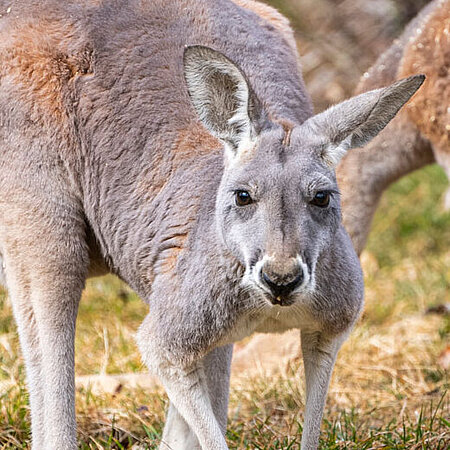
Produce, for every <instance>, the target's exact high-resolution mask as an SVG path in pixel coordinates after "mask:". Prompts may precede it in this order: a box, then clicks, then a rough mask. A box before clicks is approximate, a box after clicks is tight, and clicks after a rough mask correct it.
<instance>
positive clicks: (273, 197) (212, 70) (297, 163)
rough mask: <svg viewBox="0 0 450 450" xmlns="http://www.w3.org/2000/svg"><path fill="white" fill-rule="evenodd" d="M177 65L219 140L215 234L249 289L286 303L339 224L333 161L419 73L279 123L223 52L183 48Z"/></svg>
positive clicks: (379, 120)
mask: <svg viewBox="0 0 450 450" xmlns="http://www.w3.org/2000/svg"><path fill="white" fill-rule="evenodd" d="M184 68H185V78H186V82H187V86H188V91H189V94H190V97H191V100H192V104H193V106H194V109H195V110H196V112H197V115H198V117H199V119H200V121H201V122H202V123H203V125H204V126H205V127H206V128H207V129H208V130H209V132H210V133H212V134H213V135H214V136H215V137H217V138H218V139H220V140H221V142H222V143H223V146H224V172H223V177H222V181H221V184H220V187H219V190H218V192H217V197H216V223H217V227H218V230H217V231H218V233H219V235H220V238H221V239H222V241H223V243H224V245H225V246H226V247H227V248H228V250H229V251H231V253H232V254H233V255H234V256H235V257H236V258H237V259H238V260H239V261H240V262H241V264H242V265H244V266H245V275H244V277H243V280H242V281H243V283H244V284H245V285H247V287H251V288H254V289H255V291H259V292H260V293H262V294H264V295H265V297H266V298H267V299H268V300H269V301H271V302H272V303H274V304H282V305H290V304H292V303H294V302H295V301H296V300H297V299H299V298H301V296H302V295H304V294H308V293H312V292H313V291H314V289H315V268H316V265H317V262H318V260H319V258H320V257H321V255H322V254H323V253H324V252H326V251H327V249H329V248H330V247H331V246H332V245H333V239H334V234H335V233H336V231H337V230H338V228H339V227H340V223H341V211H340V202H339V191H338V187H337V184H336V176H335V167H336V165H337V164H338V162H339V160H340V159H341V157H342V156H343V155H344V154H345V152H346V151H347V150H348V149H350V148H353V147H360V146H362V145H364V144H366V143H367V142H368V141H370V140H371V139H372V138H373V137H375V136H376V135H377V134H378V133H379V132H380V131H381V130H382V129H383V128H384V127H385V126H386V125H387V123H388V122H389V121H390V120H391V119H392V118H393V117H394V116H395V114H396V113H397V111H398V110H399V109H400V108H401V106H402V105H403V104H404V103H405V102H407V101H408V99H409V98H410V97H411V96H412V95H413V94H414V92H415V91H416V90H417V89H418V88H419V86H420V85H421V84H422V82H423V80H424V77H423V76H422V75H418V76H413V77H410V78H407V79H404V80H401V81H399V82H397V83H395V84H393V85H392V86H390V87H387V88H384V89H378V90H374V91H370V92H367V93H365V94H362V95H359V96H357V97H354V98H352V99H350V100H347V101H345V102H343V103H341V104H339V105H337V106H334V107H332V108H330V109H328V110H327V111H325V112H323V113H321V114H318V115H316V116H313V117H311V118H310V119H308V120H307V121H306V122H304V123H302V124H287V123H286V122H284V123H283V124H280V123H279V122H277V121H273V120H270V118H269V117H268V115H267V113H266V112H265V110H264V107H263V105H261V103H260V102H259V100H258V98H257V97H256V95H255V93H254V92H253V90H252V87H251V85H250V84H249V82H248V80H247V79H246V77H245V75H244V74H243V72H242V71H241V70H240V69H239V68H238V67H237V66H236V65H235V64H234V63H233V62H232V61H230V60H229V59H228V58H226V57H225V56H224V55H223V54H221V53H219V52H217V51H214V50H212V49H210V48H207V47H201V46H193V47H188V48H187V49H186V51H185V55H184ZM355 195H358V193H357V192H355ZM330 270H333V268H330Z"/></svg>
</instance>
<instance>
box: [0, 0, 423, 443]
mask: <svg viewBox="0 0 450 450" xmlns="http://www.w3.org/2000/svg"><path fill="white" fill-rule="evenodd" d="M44 3H45V4H44ZM4 10H6V3H5V2H4V1H1V2H0V13H2V12H3V11H4ZM0 20H1V22H0V34H1V35H0V38H1V39H0V60H1V61H2V65H1V69H0V124H1V125H0V149H1V151H0V171H1V174H2V176H1V178H0V254H1V257H2V259H3V262H4V265H5V268H6V269H5V273H6V285H7V287H8V289H9V293H10V296H11V299H12V302H13V305H14V314H15V317H16V320H17V323H18V329H19V334H20V339H21V344H22V348H23V351H24V356H25V361H26V366H27V377H28V386H29V389H30V403H31V411H32V429H33V448H34V449H44V448H45V449H56V448H57V449H60V450H64V449H75V448H76V432H75V430H76V424H75V409H74V386H73V384H74V383H73V379H74V375H73V373H74V361H73V352H74V342H73V340H74V329H75V318H76V313H77V307H78V302H79V298H80V294H81V290H82V288H83V286H84V282H85V279H86V277H87V276H89V275H94V274H95V275H98V274H100V273H102V272H106V271H109V272H112V273H115V274H117V275H118V276H119V277H121V279H123V280H124V281H126V282H127V283H128V284H129V285H130V286H131V287H132V288H133V289H135V290H136V291H137V292H138V293H139V294H140V296H141V297H142V298H143V299H144V300H145V301H147V302H149V305H150V313H149V315H148V316H147V317H146V319H145V320H144V322H143V324H142V325H141V327H140V329H139V332H138V337H137V340H138V344H139V347H140V349H141V352H142V355H143V358H144V361H145V362H146V364H147V365H148V367H149V368H150V369H151V370H153V371H154V372H155V373H157V374H158V375H159V376H160V378H161V381H162V382H163V384H164V386H165V388H166V390H167V392H168V395H169V398H170V400H171V406H170V410H169V416H168V421H167V426H166V428H165V430H164V434H163V440H164V442H163V443H162V447H163V448H172V449H188V448H189V449H192V448H196V447H197V448H198V447H200V448H203V449H208V450H214V449H221V450H224V449H226V448H227V447H226V443H225V439H224V431H225V427H226V409H227V397H228V384H229V364H230V359H231V345H232V343H233V342H235V341H236V340H238V339H241V338H243V337H244V336H247V335H248V334H250V333H251V332H253V331H264V332H272V331H274V332H281V331H284V330H286V329H289V328H301V330H302V345H303V349H304V358H305V369H306V378H307V404H306V421H305V428H304V436H303V440H302V449H303V450H305V449H314V448H317V442H318V437H319V432H320V421H321V417H322V411H323V407H324V402H325V397H326V392H327V387H328V383H329V380H330V376H331V372H332V369H333V365H334V361H335V358H336V354H337V351H338V349H339V347H340V345H341V343H342V341H343V340H344V339H345V337H346V336H347V334H348V333H349V331H350V329H351V327H352V325H353V324H354V322H355V320H356V318H357V317H358V314H359V312H360V310H361V307H362V299H363V282H362V274H361V270H360V266H359V262H358V259H357V256H356V254H355V252H354V250H353V248H352V246H351V243H350V240H349V238H348V236H347V234H346V232H345V231H344V229H343V227H342V225H341V213H340V205H339V195H338V190H337V185H336V178H335V173H334V168H333V167H332V166H331V165H329V164H328V161H327V158H324V151H328V152H332V151H333V150H332V145H331V144H333V145H334V144H336V142H333V143H332V142H331V141H330V139H329V129H328V128H327V127H325V128H324V127H319V128H317V127H316V125H314V124H315V123H316V122H314V120H315V119H314V118H312V119H309V120H307V119H308V118H310V116H311V105H310V101H309V99H308V96H307V94H306V92H305V89H304V85H303V81H302V78H301V74H300V73H299V72H298V65H297V55H296V54H295V53H294V52H293V50H292V47H291V46H290V44H289V42H288V41H286V40H285V39H284V37H283V36H282V35H281V34H280V33H279V31H277V30H276V28H275V27H273V26H272V25H271V24H270V23H269V22H267V21H266V19H263V18H262V17H259V16H257V15H256V14H255V13H254V12H252V11H250V10H246V9H242V8H240V7H238V6H236V5H235V4H234V3H232V2H231V1H228V0H208V1H206V0H184V1H179V2H166V1H162V0H157V1H148V2H146V1H144V2H138V1H130V2H126V1H107V2H103V3H100V4H99V5H97V4H95V3H94V2H92V4H91V3H90V2H89V1H80V2H79V3H76V2H75V3H70V4H68V5H66V4H59V3H56V2H32V1H31V0H30V1H20V2H15V3H14V4H13V6H12V11H11V14H10V15H9V14H3V16H2V18H1V19H0ZM30 23H31V24H33V25H34V26H32V27H30V26H29V24H30ZM49 23H50V24H51V26H49ZM39 30H45V32H44V31H42V32H40V31H39ZM197 45H201V46H203V47H204V46H207V47H211V48H214V51H213V50H202V51H200V52H199V53H197V54H196V55H195V57H198V58H206V59H205V64H207V63H208V61H207V59H208V58H211V57H213V58H217V57H218V58H219V59H221V60H222V62H223V63H224V64H225V65H226V66H227V67H228V69H226V70H228V72H229V73H240V74H245V76H244V75H243V78H245V83H246V84H247V88H248V90H249V92H252V93H254V95H255V98H256V99H258V105H260V107H261V111H260V114H258V115H257V117H258V120H259V122H258V124H259V125H258V127H256V126H253V125H254V120H255V117H256V116H255V115H254V114H253V113H252V111H253V110H252V105H250V104H248V105H247V108H246V114H244V113H245V110H244V113H243V114H241V115H240V116H239V120H240V121H242V123H241V125H242V126H243V127H244V128H245V126H248V127H249V129H252V130H253V131H252V132H251V133H250V134H249V136H247V137H249V139H247V140H245V139H244V140H243V139H242V134H240V133H239V132H238V133H234V135H233V136H234V137H236V136H237V137H236V139H235V142H234V144H233V145H234V148H235V151H234V153H232V154H231V155H229V156H226V155H225V157H224V147H226V141H227V137H228V136H229V135H228V134H225V135H223V134H221V132H222V131H223V130H224V129H225V131H227V130H226V128H227V126H229V127H231V128H232V127H233V126H234V123H233V122H231V123H230V122H229V121H228V125H227V123H221V124H220V127H219V128H217V127H214V126H213V127H211V126H210V127H209V130H210V132H212V133H213V134H214V133H216V136H215V137H216V138H218V139H219V140H216V139H214V137H212V136H211V135H208V133H207V132H206V131H205V130H204V129H203V128H202V126H201V125H200V124H199V122H198V119H197V117H196V112H195V109H196V110H197V111H199V109H200V110H202V109H204V108H209V107H210V106H209V105H208V104H207V102H205V103H204V104H202V101H203V100H202V98H204V97H202V95H200V96H199V97H197V98H198V99H199V100H198V102H196V104H195V109H194V107H193V106H192V105H191V101H190V97H189V94H188V86H189V89H190V94H191V97H192V96H194V97H195V96H196V92H194V91H195V89H196V87H195V83H194V85H189V70H196V69H195V68H194V69H192V67H191V68H189V66H188V65H187V66H186V68H185V67H183V54H184V51H185V48H186V46H197ZM193 48H199V47H193ZM217 52H219V53H217ZM219 54H221V55H226V57H225V56H217V55H219ZM211 55H213V56H211ZM214 55H215V56H214ZM232 61H234V63H233V62H232ZM235 64H236V65H235ZM197 67H198V65H197ZM30 68H31V69H32V70H31V71H29V69H30ZM186 74H187V76H186V78H187V79H188V85H187V84H186V82H185V75H186ZM191 75H192V73H191ZM239 82H241V81H239ZM226 85H227V84H226V83H225V85H224V84H223V83H222V84H220V83H219V85H216V84H214V83H213V84H212V85H208V86H206V88H207V89H209V90H210V92H212V93H214V96H222V97H221V98H225V99H226V101H225V103H224V104H227V105H229V104H231V105H236V104H238V103H236V101H235V100H233V98H232V96H233V95H234V94H235V89H231V91H230V89H228V88H227V87H226ZM224 86H225V87H224ZM415 88H416V87H414V88H411V89H409V91H408V94H409V95H412V93H413V92H414V90H415ZM389 89H391V88H388V90H389ZM393 89H396V88H393ZM402 89H403V88H402ZM219 91H220V92H219ZM384 92H386V91H384ZM252 95H253V94H252ZM374 95H379V93H376V94H374V93H369V94H367V96H362V97H359V99H358V100H357V101H356V102H351V103H350V104H351V105H352V110H355V109H356V112H358V108H359V109H360V111H359V112H360V114H361V116H362V117H365V114H366V113H367V107H368V106H367V105H368V104H371V105H372V103H371V101H372V100H371V99H373V98H374ZM230 96H231V97H230ZM406 97H407V96H405V95H403V96H401V98H400V99H398V97H396V96H393V99H392V101H393V102H394V103H395V108H398V107H400V106H401V104H402V103H403V102H404V101H406ZM249 98H251V96H250V97H249ZM367 99H370V101H368V100H367ZM194 103H195V102H194ZM255 105H256V103H255ZM387 107H388V109H391V105H390V102H389V104H388V105H387ZM346 108H347V107H346V106H345V104H344V105H343V106H342V111H343V112H344V113H343V115H342V118H341V119H336V117H334V115H333V114H331V116H330V117H331V119H330V120H332V127H333V128H342V127H343V128H345V129H348V123H347V121H346V114H345V111H346ZM372 109H373V105H372ZM212 116H214V117H217V116H218V115H217V114H213V115H212ZM219 116H220V114H219ZM206 117H211V114H207V115H206ZM230 117H233V111H231V116H230ZM320 117H321V119H320V121H323V123H326V122H327V120H328V119H327V113H325V115H322V116H320ZM380 117H381V119H380V120H381V122H380V123H378V121H377V120H376V119H375V120H374V121H372V119H371V124H370V127H369V130H368V131H367V133H368V138H371V137H373V134H374V131H373V130H374V129H377V128H380V127H382V126H384V125H385V121H386V120H385V118H384V116H383V114H381V115H380ZM203 118H204V117H203ZM336 120H339V121H338V122H336ZM340 121H343V122H344V123H341V122H340ZM321 123H322V122H321ZM286 124H288V126H287V127H286ZM205 125H206V126H208V124H207V123H205ZM355 126H358V130H365V128H364V124H361V123H358V124H355ZM240 129H241V128H240ZM217 130H219V131H220V132H219V133H217ZM317 130H319V131H317ZM352 131H353V130H352V129H349V132H350V133H351V132H352ZM231 133H232V134H233V130H231ZM359 133H360V134H361V133H362V132H361V131H359ZM364 133H366V131H364ZM287 135H289V139H288V138H287ZM220 139H221V140H222V142H221V141H220ZM244 141H245V142H244ZM327 149H328V150H327ZM330 149H331V150H330ZM224 158H225V159H224ZM237 189H238V190H248V191H249V192H250V194H251V195H252V197H253V199H254V203H252V204H250V205H248V206H244V207H238V206H237V205H236V204H235V199H234V197H235V194H234V192H235V191H236V190H237ZM318 191H329V192H330V193H331V200H330V204H329V206H328V207H327V208H320V207H318V206H314V205H312V204H311V201H312V199H313V198H314V196H315V194H316V193H317V192H318ZM293 268H294V269H295V270H296V271H299V270H301V272H302V274H303V278H302V280H301V282H299V283H298V286H296V288H295V290H294V291H293V292H292V294H291V295H289V296H286V297H285V298H282V299H281V298H280V299H276V304H273V302H274V301H275V300H274V299H273V298H272V297H271V294H270V290H269V289H268V287H267V285H265V284H264V280H263V279H262V278H261V276H262V275H261V274H262V273H263V272H264V271H267V272H268V273H269V274H270V275H271V276H272V277H274V278H276V280H278V281H277V282H280V283H281V282H283V281H282V280H290V279H291V278H290V277H291V276H290V272H292V270H294V269H293ZM274 274H275V275H274ZM280 280H281V281H280Z"/></svg>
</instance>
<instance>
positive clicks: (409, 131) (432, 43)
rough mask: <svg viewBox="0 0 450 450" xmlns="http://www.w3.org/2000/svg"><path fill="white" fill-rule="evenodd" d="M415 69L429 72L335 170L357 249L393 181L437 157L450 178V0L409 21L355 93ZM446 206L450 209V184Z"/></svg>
mask: <svg viewBox="0 0 450 450" xmlns="http://www.w3.org/2000/svg"><path fill="white" fill-rule="evenodd" d="M414 73H423V74H425V75H426V77H427V79H426V81H425V84H424V86H423V88H422V89H420V91H419V92H418V93H417V95H416V96H414V99H413V100H412V101H411V102H410V103H408V105H407V106H406V108H404V109H403V110H402V111H400V113H399V114H398V115H397V117H396V118H395V119H394V120H393V121H392V122H391V123H390V124H389V125H388V126H387V127H386V128H385V129H384V130H383V131H382V132H381V133H380V134H379V136H377V137H376V138H375V139H374V140H373V141H372V142H371V143H370V144H369V145H367V146H366V147H364V148H363V149H355V150H352V151H350V152H348V153H347V155H346V156H345V157H344V158H343V160H342V161H341V163H340V165H339V167H338V169H337V176H338V182H339V188H340V190H341V199H342V210H343V219H344V225H345V228H346V230H347V232H348V233H349V235H350V237H351V239H352V242H353V244H354V246H355V249H356V251H357V253H358V254H360V253H361V251H362V250H363V248H364V246H365V244H366V240H367V236H368V234H369V230H370V225H371V222H372V218H373V215H374V213H375V210H376V208H377V205H378V201H379V199H380V197H381V194H382V193H383V191H384V190H385V189H386V188H387V187H388V186H389V184H391V183H393V182H394V181H396V180H398V179H399V178H401V177H402V176H404V175H406V174H408V173H410V172H412V171H413V170H416V169H419V168H420V167H423V166H425V165H426V164H431V163H433V162H437V163H438V164H440V165H441V166H442V167H443V168H444V170H445V171H446V173H447V177H448V178H449V179H450V1H449V0H435V1H433V2H431V3H430V4H429V5H427V6H426V7H425V8H424V9H423V10H422V11H421V12H420V13H419V14H418V16H417V17H415V18H414V19H413V20H412V21H411V22H410V24H409V25H408V26H407V28H406V30H405V31H404V33H403V34H402V36H401V37H400V38H399V39H397V40H396V41H395V42H394V43H393V45H392V46H391V47H390V48H389V49H388V50H387V51H386V52H385V53H384V54H383V55H382V56H381V57H380V58H379V59H378V61H377V62H376V63H375V64H374V66H373V67H372V68H371V69H370V70H369V71H368V72H367V74H366V75H365V76H364V77H363V78H362V80H361V82H360V84H359V86H358V88H357V93H361V92H364V91H368V90H370V89H376V88H379V87H382V86H385V85H386V84H389V83H393V82H394V81H396V80H397V79H400V78H402V77H405V76H408V75H412V74H414ZM356 192H357V194H358V195H355V193H356ZM444 207H445V208H446V209H450V188H449V189H448V190H447V192H446V194H445V198H444Z"/></svg>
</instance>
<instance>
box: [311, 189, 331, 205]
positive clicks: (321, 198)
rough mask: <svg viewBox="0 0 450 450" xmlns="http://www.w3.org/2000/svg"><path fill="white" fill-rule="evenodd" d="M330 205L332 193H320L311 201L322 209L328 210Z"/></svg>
mask: <svg viewBox="0 0 450 450" xmlns="http://www.w3.org/2000/svg"><path fill="white" fill-rule="evenodd" d="M329 203H330V193H329V192H327V191H319V192H317V193H316V195H315V196H314V198H313V199H312V200H311V204H312V205H314V206H319V207H320V208H326V207H327V206H328V205H329Z"/></svg>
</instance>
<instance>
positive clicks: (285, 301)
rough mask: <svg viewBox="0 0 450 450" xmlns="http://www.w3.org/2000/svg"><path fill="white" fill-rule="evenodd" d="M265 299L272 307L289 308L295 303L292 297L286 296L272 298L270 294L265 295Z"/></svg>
mask: <svg viewBox="0 0 450 450" xmlns="http://www.w3.org/2000/svg"><path fill="white" fill-rule="evenodd" d="M266 297H267V298H268V300H269V301H270V303H272V305H274V306H291V305H293V304H294V303H295V298H294V295H288V296H281V295H279V296H277V297H275V296H273V295H271V294H267V295H266Z"/></svg>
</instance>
